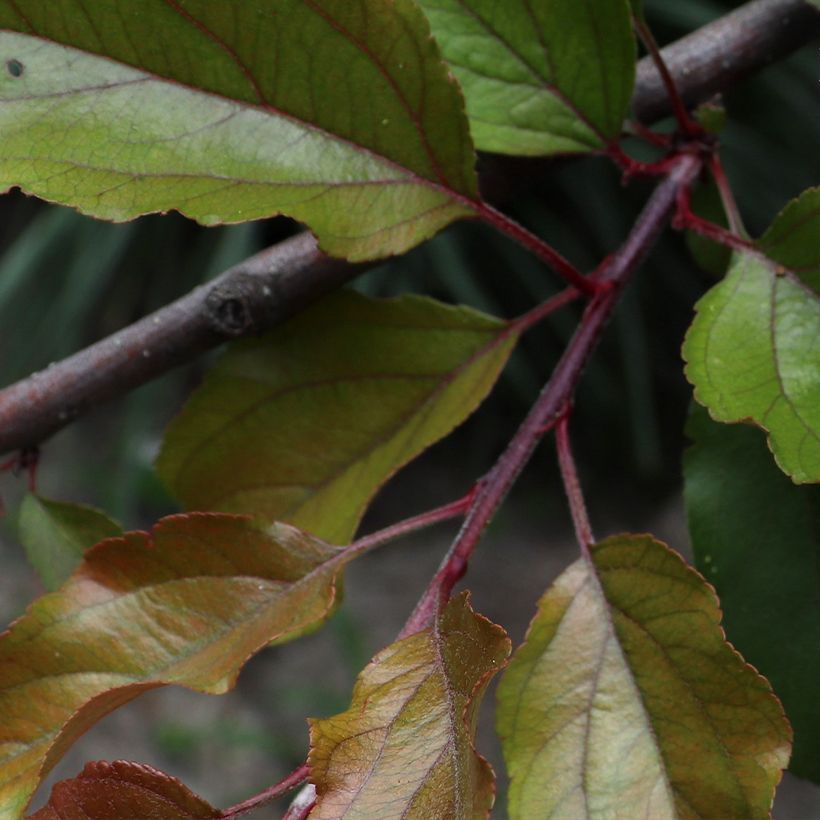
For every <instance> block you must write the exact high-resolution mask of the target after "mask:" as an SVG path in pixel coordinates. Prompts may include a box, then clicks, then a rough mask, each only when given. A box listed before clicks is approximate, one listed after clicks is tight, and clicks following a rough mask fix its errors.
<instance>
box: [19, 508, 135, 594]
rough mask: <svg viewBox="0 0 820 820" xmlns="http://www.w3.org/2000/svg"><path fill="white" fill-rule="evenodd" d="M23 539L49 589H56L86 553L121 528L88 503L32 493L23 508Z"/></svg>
mask: <svg viewBox="0 0 820 820" xmlns="http://www.w3.org/2000/svg"><path fill="white" fill-rule="evenodd" d="M19 529H20V540H21V541H22V543H23V546H24V547H25V550H26V555H28V559H29V561H30V562H31V565H32V566H33V567H34V569H35V570H36V571H37V574H38V575H39V576H40V578H42V580H43V584H44V585H45V587H46V589H49V590H54V589H57V587H58V586H60V584H62V583H63V581H65V580H66V578H68V576H69V575H71V573H72V572H73V571H74V570H75V569H76V567H77V565H78V564H79V563H80V561H81V560H82V557H83V553H84V552H85V551H86V550H87V549H88V548H89V547H93V546H94V544H96V543H98V542H99V541H102V540H103V539H105V538H111V537H113V536H116V535H121V534H122V527H121V526H120V525H119V524H117V523H116V521H112V520H111V519H110V518H109V517H108V516H107V515H105V514H104V513H102V512H101V511H100V510H97V509H95V508H94V507H88V506H86V505H85V504H67V503H65V502H63V501H52V500H51V499H48V498H43V497H42V496H38V495H34V494H33V493H29V494H28V495H26V497H25V498H24V499H23V503H22V504H21V506H20V522H19Z"/></svg>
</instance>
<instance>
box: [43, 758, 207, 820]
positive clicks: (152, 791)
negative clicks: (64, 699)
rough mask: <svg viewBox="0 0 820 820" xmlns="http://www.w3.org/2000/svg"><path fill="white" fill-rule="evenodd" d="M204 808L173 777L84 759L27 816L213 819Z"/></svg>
mask: <svg viewBox="0 0 820 820" xmlns="http://www.w3.org/2000/svg"><path fill="white" fill-rule="evenodd" d="M220 816H221V812H219V811H218V810H217V809H215V808H213V806H209V805H208V804H207V803H206V802H205V801H204V800H203V799H202V798H201V797H198V796H197V795H195V794H194V793H193V792H192V791H191V790H190V789H188V788H187V787H186V786H185V785H183V784H182V783H181V782H180V781H179V780H177V779H176V778H175V777H171V776H170V775H167V774H164V773H163V772H160V771H157V770H156V769H154V768H153V767H151V766H147V765H145V764H143V763H130V762H128V761H125V760H117V761H115V762H113V763H105V762H102V761H97V762H94V763H87V764H86V766H85V768H84V769H83V771H82V772H81V773H80V774H79V775H78V776H77V777H75V778H72V779H71V780H63V781H60V782H59V783H57V784H56V785H55V786H54V788H53V789H52V791H51V797H50V798H49V801H48V804H47V805H45V806H43V808H42V809H40V810H39V811H38V812H35V813H34V814H32V815H31V818H30V820H75V819H76V820H78V819H79V818H82V820H122V818H126V817H132V818H137V817H139V818H143V819H144V820H149V818H150V820H217V818H219V817H220Z"/></svg>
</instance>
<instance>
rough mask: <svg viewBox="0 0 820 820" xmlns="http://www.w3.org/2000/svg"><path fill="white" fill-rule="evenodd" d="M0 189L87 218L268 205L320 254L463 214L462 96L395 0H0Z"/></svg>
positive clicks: (369, 246) (403, 243)
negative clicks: (126, 0)
mask: <svg viewBox="0 0 820 820" xmlns="http://www.w3.org/2000/svg"><path fill="white" fill-rule="evenodd" d="M0 133H2V135H3V137H2V152H0V190H3V189H5V188H8V187H9V186H15V185H16V186H20V187H22V188H23V189H24V190H26V191H27V192H30V193H33V194H36V195H37V196H40V197H42V198H44V199H48V200H51V201H54V202H60V203H64V204H70V205H73V206H74V207H76V208H78V209H79V210H80V211H82V212H83V213H86V214H90V215H92V216H96V217H101V218H105V219H113V220H124V219H131V218H133V217H136V216H139V215H140V214H144V213H151V212H155V211H167V210H169V209H172V208H175V209H177V210H179V211H181V212H182V213H184V214H186V215H187V216H190V217H192V218H194V219H196V220H198V221H200V222H202V223H204V224H209V225H211V224H217V223H222V222H240V221H246V220H250V219H259V218H261V217H268V216H272V215H274V214H277V213H285V214H287V215H289V216H292V217H294V218H296V219H299V220H302V221H304V222H306V223H307V224H308V225H309V226H310V228H311V229H312V230H313V231H314V232H315V233H316V234H317V236H318V237H319V241H320V245H321V246H322V248H323V249H324V250H326V251H328V252H329V253H333V254H337V255H341V256H346V257H348V258H350V259H366V258H367V259H370V258H376V257H379V256H384V255H387V254H392V253H399V252H401V251H403V250H406V249H407V248H409V247H411V246H413V245H415V244H416V243H418V242H420V241H422V240H423V239H426V238H427V237H429V236H431V235H432V234H433V233H435V232H436V231H437V230H439V229H440V228H442V227H443V226H445V225H447V224H448V223H449V222H451V221H452V220H454V219H458V218H460V217H464V216H470V215H474V211H475V199H476V198H477V196H478V194H477V184H476V178H475V172H474V169H473V164H474V160H475V157H474V153H473V149H472V144H471V141H470V136H469V132H468V125H467V120H466V117H465V116H464V113H463V101H462V98H461V94H460V91H459V89H458V86H457V84H456V83H455V81H454V80H453V79H452V78H451V77H450V76H449V75H448V72H447V68H446V66H445V65H444V63H443V62H442V60H441V57H440V55H439V52H438V49H437V46H436V44H435V42H434V41H433V40H432V38H431V37H430V33H429V28H428V25H427V23H426V21H425V19H424V17H423V15H422V14H421V12H420V11H419V9H418V8H417V6H416V5H415V3H413V2H411V0H310V2H306V1H305V0H276V2H274V1H273V0H266V1H264V2H255V3H214V2H211V0H185V2H184V3H182V2H170V0H142V1H141V2H140V4H139V9H136V8H134V9H129V10H127V11H126V10H125V8H124V7H123V6H122V4H121V3H120V2H119V0H95V2H94V3H87V2H84V0H23V1H22V2H20V1H19V0H17V1H15V2H12V0H0Z"/></svg>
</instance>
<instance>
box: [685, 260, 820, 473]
mask: <svg viewBox="0 0 820 820" xmlns="http://www.w3.org/2000/svg"><path fill="white" fill-rule="evenodd" d="M695 308H696V315H695V319H694V321H693V322H692V324H691V326H690V328H689V330H688V331H687V334H686V339H685V341H684V344H683V357H684V359H685V360H686V368H685V373H686V377H687V379H688V380H689V381H690V383H691V384H692V385H693V386H694V388H695V398H696V399H697V400H698V401H699V402H700V403H701V404H703V405H705V406H706V407H707V408H708V409H709V412H710V414H711V416H712V417H713V418H714V419H715V420H717V421H724V422H729V423H734V422H740V421H746V420H749V419H750V420H752V421H753V422H754V423H755V424H757V425H758V426H759V427H762V428H763V429H764V430H766V431H767V432H768V434H769V446H770V447H771V449H772V452H773V454H774V457H775V460H776V461H777V463H778V465H779V466H780V468H781V469H782V470H783V471H784V472H785V473H787V474H788V475H790V476H791V478H792V479H793V480H794V481H795V482H796V483H809V482H817V481H820V357H818V356H817V355H816V351H817V342H818V339H820V298H818V296H817V294H815V293H813V292H812V291H811V290H810V289H809V288H807V287H806V286H805V285H803V284H802V283H801V282H799V281H798V280H797V279H796V277H794V276H793V275H791V274H789V273H787V272H784V271H783V270H782V269H780V270H777V269H775V268H773V265H772V263H770V262H769V261H768V260H766V259H765V258H764V257H761V256H758V255H756V254H753V253H739V254H736V255H735V257H734V260H733V262H732V264H731V265H730V267H729V271H728V273H727V275H726V278H725V279H724V280H723V281H721V282H719V283H718V284H717V285H715V286H714V287H713V288H711V290H709V291H708V292H707V293H706V295H705V296H703V297H702V298H701V299H700V301H699V302H698V303H697V305H696V306H695Z"/></svg>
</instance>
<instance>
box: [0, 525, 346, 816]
mask: <svg viewBox="0 0 820 820" xmlns="http://www.w3.org/2000/svg"><path fill="white" fill-rule="evenodd" d="M352 557H354V551H350V550H349V551H344V550H341V549H340V548H338V547H332V546H330V545H327V544H324V543H323V542H321V541H318V540H317V539H314V538H311V537H310V536H307V535H306V534H304V533H301V532H299V531H298V530H296V529H295V528H292V527H288V526H287V525H277V526H274V527H271V528H268V529H263V528H260V527H259V526H258V525H255V524H254V523H253V522H251V521H249V520H248V519H245V518H240V517H236V516H227V515H216V514H212V515H198V516H172V517H170V518H167V519H163V521H161V522H160V523H159V524H157V526H156V527H155V528H154V531H153V532H152V533H151V534H150V535H149V534H148V533H128V534H126V535H125V536H123V537H122V538H118V539H109V540H108V541H105V542H103V543H101V544H99V545H98V546H97V547H95V548H94V549H92V550H91V551H90V552H88V553H87V555H86V558H85V560H84V562H83V563H82V565H81V566H80V568H79V569H78V570H77V571H76V572H75V573H74V575H72V576H71V578H70V579H69V580H68V582H67V583H66V584H65V585H64V586H63V587H62V589H61V590H60V591H58V592H56V593H52V594H50V595H47V596H45V597H43V598H41V599H39V600H38V601H36V602H35V603H34V604H33V605H32V606H31V607H30V608H29V611H28V612H27V613H26V615H24V616H23V617H22V618H20V619H19V620H18V621H16V622H15V623H14V624H13V625H12V627H11V628H10V629H9V630H8V631H7V632H5V633H4V634H3V635H2V637H1V638H0V817H3V818H13V817H19V816H20V813H22V810H23V808H24V807H25V805H26V804H27V802H28V800H29V798H30V796H31V794H32V792H33V790H34V788H35V787H36V785H37V783H38V782H39V780H40V778H41V777H42V776H44V774H45V773H46V772H47V771H48V769H50V768H51V767H52V766H53V765H54V764H55V763H56V761H57V760H58V759H59V757H60V756H61V755H62V754H63V753H64V752H65V750H66V749H67V748H68V746H70V745H71V743H72V742H73V741H74V740H75V739H76V738H77V737H78V736H79V735H80V734H82V733H83V732H84V731H85V730H86V729H88V728H89V726H91V725H92V724H93V723H95V722H96V721H98V720H99V719H100V718H101V717H103V716H104V715H106V714H108V712H110V711H111V710H112V709H114V708H117V707H118V706H120V705H122V704H123V703H126V702H128V701H129V700H131V699H133V698H134V697H135V696H136V695H138V694H139V693H140V692H142V691H144V690H145V689H147V688H153V687H156V686H161V685H165V684H170V683H175V684H178V685H182V686H186V687H188V688H191V689H194V690H196V691H202V692H211V693H220V692H225V691H227V689H229V688H230V687H231V686H232V685H233V682H234V680H235V678H236V676H237V674H238V672H239V670H240V668H241V667H242V666H243V665H244V663H245V661H246V660H247V659H248V658H249V657H250V656H251V655H252V654H254V653H255V652H257V651H258V650H259V649H261V648H262V647H264V646H266V645H267V644H268V643H269V642H270V641H271V640H273V639H274V638H277V637H281V636H283V635H286V634H289V633H292V632H295V631H298V630H301V629H304V628H305V627H306V626H308V625H310V624H314V623H316V622H318V621H321V620H322V619H323V618H324V617H326V616H327V614H328V613H329V612H330V611H331V608H332V606H333V602H334V599H335V595H336V579H337V576H338V573H339V572H340V570H341V567H342V565H343V564H344V563H345V562H346V561H348V560H350V559H351V558H352ZM78 635H82V640H81V641H79V642H78ZM32 714H37V715H38V719H37V720H32V718H31V716H32Z"/></svg>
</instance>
